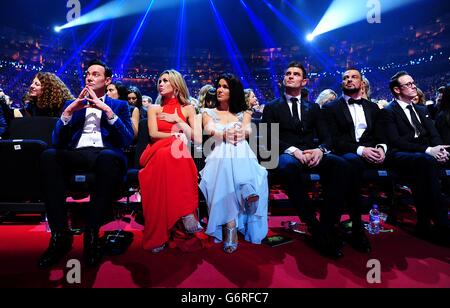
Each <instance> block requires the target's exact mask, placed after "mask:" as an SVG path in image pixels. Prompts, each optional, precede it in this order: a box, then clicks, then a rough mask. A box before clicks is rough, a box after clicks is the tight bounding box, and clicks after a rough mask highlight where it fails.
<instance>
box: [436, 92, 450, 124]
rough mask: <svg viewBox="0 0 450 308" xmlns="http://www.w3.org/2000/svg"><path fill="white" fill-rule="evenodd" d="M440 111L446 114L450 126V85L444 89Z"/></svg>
mask: <svg viewBox="0 0 450 308" xmlns="http://www.w3.org/2000/svg"><path fill="white" fill-rule="evenodd" d="M439 111H440V112H444V114H445V121H446V122H447V124H448V125H450V85H447V86H446V87H445V88H444V91H443V94H442V99H441V104H440V105H439Z"/></svg>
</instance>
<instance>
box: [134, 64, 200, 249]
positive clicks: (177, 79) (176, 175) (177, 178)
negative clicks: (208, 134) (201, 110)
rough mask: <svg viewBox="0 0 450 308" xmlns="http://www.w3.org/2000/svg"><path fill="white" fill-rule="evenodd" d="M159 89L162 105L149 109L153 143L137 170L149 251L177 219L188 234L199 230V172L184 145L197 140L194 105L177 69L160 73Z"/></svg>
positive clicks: (163, 242) (158, 245)
mask: <svg viewBox="0 0 450 308" xmlns="http://www.w3.org/2000/svg"><path fill="white" fill-rule="evenodd" d="M158 92H159V95H160V99H161V101H162V104H161V107H155V108H150V109H149V113H148V127H149V133H150V137H151V143H150V144H149V145H148V146H147V148H146V149H145V151H144V152H143V153H142V156H141V158H140V164H141V166H142V167H143V169H142V170H141V171H140V172H139V183H140V186H141V195H142V207H143V212H144V219H145V225H144V238H143V246H144V249H149V250H151V251H153V252H159V251H161V250H163V249H164V247H165V246H166V243H167V242H168V240H169V239H170V234H171V232H172V229H173V228H174V226H175V225H176V224H177V222H179V221H181V222H182V223H183V226H184V230H185V232H186V233H195V232H198V231H202V230H203V229H202V227H201V226H200V224H199V222H198V220H197V218H196V215H195V213H196V210H197V208H198V172H197V168H196V167H195V164H194V161H193V159H192V157H191V154H190V150H189V148H188V147H187V145H186V144H187V143H188V140H193V141H195V142H198V143H201V124H200V123H199V124H198V125H197V124H196V120H195V119H196V116H195V115H196V113H195V109H194V107H193V106H192V105H191V104H190V102H189V91H188V89H187V87H186V82H185V81H184V79H183V77H182V76H181V74H180V73H179V72H177V71H175V70H167V71H164V72H163V73H162V74H161V75H160V77H159V79H158ZM194 128H196V132H194ZM197 132H199V133H197Z"/></svg>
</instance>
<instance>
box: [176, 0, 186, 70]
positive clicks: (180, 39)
mask: <svg viewBox="0 0 450 308" xmlns="http://www.w3.org/2000/svg"><path fill="white" fill-rule="evenodd" d="M181 1H182V3H181V12H180V22H179V24H178V36H177V50H178V53H177V63H176V65H175V68H176V69H177V70H178V71H179V70H180V68H181V60H182V59H183V51H184V48H185V29H186V22H185V2H186V1H185V0H181Z"/></svg>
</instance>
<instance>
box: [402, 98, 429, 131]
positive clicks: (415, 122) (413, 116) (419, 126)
mask: <svg viewBox="0 0 450 308" xmlns="http://www.w3.org/2000/svg"><path fill="white" fill-rule="evenodd" d="M406 108H407V109H408V110H409V114H410V115H411V121H412V124H413V126H414V128H415V129H416V134H417V136H420V135H422V134H423V133H424V132H425V129H424V128H423V126H422V124H421V123H420V122H419V119H418V118H417V116H416V113H415V112H414V108H413V106H412V105H408V106H407V107H406Z"/></svg>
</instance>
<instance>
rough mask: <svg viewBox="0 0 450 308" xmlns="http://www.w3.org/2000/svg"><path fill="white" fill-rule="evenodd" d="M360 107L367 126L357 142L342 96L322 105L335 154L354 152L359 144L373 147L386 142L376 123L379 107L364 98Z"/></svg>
mask: <svg viewBox="0 0 450 308" xmlns="http://www.w3.org/2000/svg"><path fill="white" fill-rule="evenodd" d="M362 107H363V110H364V116H365V118H366V124H367V128H366V130H365V131H364V133H363V134H362V136H361V137H360V139H359V142H357V141H356V136H355V124H354V122H353V119H352V115H351V114H350V110H349V107H348V105H347V103H346V101H345V99H344V97H340V98H338V99H336V100H334V101H332V102H329V103H326V104H325V105H323V106H322V112H323V113H324V117H325V120H326V121H325V122H326V123H327V125H328V131H329V133H330V135H331V139H332V147H333V150H334V151H335V152H336V153H337V154H344V153H356V151H357V149H358V147H360V146H364V147H375V146H376V145H377V144H380V143H386V140H385V138H384V136H383V134H382V132H381V130H380V128H379V125H378V117H379V115H380V108H378V106H377V105H376V104H374V103H372V102H370V101H368V100H365V99H363V100H362Z"/></svg>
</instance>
